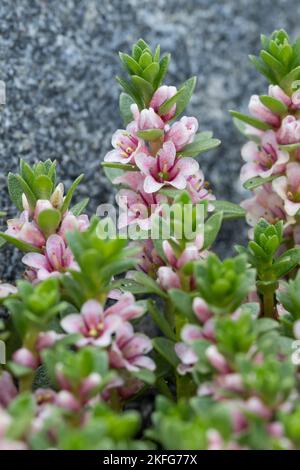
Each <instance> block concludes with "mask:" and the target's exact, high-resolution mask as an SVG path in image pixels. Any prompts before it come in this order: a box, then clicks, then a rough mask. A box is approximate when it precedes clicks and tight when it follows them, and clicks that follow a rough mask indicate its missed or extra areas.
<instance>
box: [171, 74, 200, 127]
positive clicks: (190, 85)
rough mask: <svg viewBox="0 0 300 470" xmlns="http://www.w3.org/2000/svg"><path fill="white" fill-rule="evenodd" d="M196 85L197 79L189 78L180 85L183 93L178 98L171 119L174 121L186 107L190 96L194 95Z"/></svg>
mask: <svg viewBox="0 0 300 470" xmlns="http://www.w3.org/2000/svg"><path fill="white" fill-rule="evenodd" d="M196 83H197V77H191V78H189V79H188V80H187V81H186V82H184V83H183V84H182V86H181V87H180V88H183V89H184V91H183V92H182V93H181V95H180V96H179V99H178V100H177V103H176V113H175V116H174V118H173V119H176V118H177V117H178V116H180V114H181V113H182V112H183V111H184V110H185V108H186V106H187V105H188V103H189V101H190V99H191V97H192V94H193V93H194V89H195V86H196Z"/></svg>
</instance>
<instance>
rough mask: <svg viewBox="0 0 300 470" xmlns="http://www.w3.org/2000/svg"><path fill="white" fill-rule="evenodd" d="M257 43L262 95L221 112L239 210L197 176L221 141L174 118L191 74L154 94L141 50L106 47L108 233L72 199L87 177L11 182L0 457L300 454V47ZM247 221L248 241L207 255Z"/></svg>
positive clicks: (158, 66) (1, 294)
mask: <svg viewBox="0 0 300 470" xmlns="http://www.w3.org/2000/svg"><path fill="white" fill-rule="evenodd" d="M262 43H263V49H262V51H261V53H260V56H259V58H255V57H254V56H253V57H252V56H251V60H252V62H253V63H254V64H255V65H256V67H257V68H258V70H259V71H260V72H262V73H263V74H264V75H266V77H267V78H268V80H269V82H270V87H269V93H268V95H261V96H254V97H252V99H251V101H250V113H251V116H247V115H243V114H241V113H237V112H232V114H233V115H234V118H235V122H236V124H237V125H238V127H239V129H240V130H242V132H243V133H244V134H245V135H246V136H247V138H248V140H249V142H248V143H247V144H246V145H245V147H244V148H243V150H242V155H243V158H244V160H245V166H244V167H243V169H242V173H241V178H242V181H243V183H244V184H245V187H246V188H248V189H250V190H252V191H253V192H254V195H253V197H252V198H251V199H249V200H247V201H246V202H243V203H242V204H241V206H238V205H236V204H234V203H232V202H228V201H224V200H216V198H215V196H214V195H213V193H212V190H211V189H210V187H209V184H208V183H207V182H206V181H205V178H204V174H203V172H202V170H201V168H200V164H199V161H198V159H197V158H198V156H199V155H201V154H202V153H204V152H206V151H209V150H213V149H214V148H215V147H217V146H218V145H220V141H219V140H217V139H215V138H214V137H213V135H212V133H211V132H210V131H206V130H202V129H201V120H200V126H199V123H198V119H197V118H196V117H194V116H189V114H188V112H187V111H186V107H187V105H188V103H189V100H190V99H191V97H192V93H193V91H194V88H195V86H196V79H195V77H193V78H190V79H188V80H187V81H186V82H185V83H183V84H182V85H180V84H177V83H176V84H175V85H174V84H171V85H169V84H166V83H165V79H166V77H167V71H168V65H169V62H170V55H169V54H166V55H162V56H161V54H160V47H159V46H158V47H157V48H156V49H155V51H153V50H152V49H151V47H150V46H149V45H148V44H147V43H146V42H145V41H143V40H139V41H138V42H137V43H136V44H134V45H133V48H132V52H131V54H128V53H125V52H122V53H120V59H121V62H122V65H123V67H124V74H123V75H122V76H120V77H118V78H117V81H118V83H119V85H120V86H121V88H122V91H121V94H120V102H119V103H120V112H121V116H122V118H123V120H124V129H119V130H117V131H116V132H115V133H114V135H113V137H112V148H111V149H110V150H109V152H108V153H107V154H106V155H105V156H104V161H103V163H102V166H103V169H104V171H105V173H106V175H107V177H108V178H109V180H110V181H111V182H112V183H113V185H115V187H116V189H117V194H116V202H117V208H118V217H117V224H118V225H117V226H115V227H113V224H114V220H113V219H110V218H109V217H104V216H103V217H99V216H100V213H101V211H97V214H98V216H96V215H92V216H91V217H90V218H89V217H88V216H87V215H86V214H85V213H84V211H85V210H86V206H87V204H88V200H83V201H79V202H77V203H76V204H75V205H74V201H72V199H73V196H74V195H75V190H76V187H77V186H78V184H79V183H80V182H81V180H82V178H83V175H81V176H79V177H78V178H77V179H76V180H75V181H74V183H73V184H72V185H71V187H70V188H69V189H68V190H67V191H65V190H64V186H63V184H62V183H60V182H57V181H56V163H55V162H52V161H50V160H46V161H44V162H42V161H41V162H37V163H35V164H34V165H32V166H30V165H29V164H28V163H27V162H25V161H24V160H21V162H20V172H19V173H10V174H9V175H8V191H9V195H10V197H11V199H12V202H13V203H14V204H15V206H16V212H15V214H13V217H11V218H9V219H8V220H7V222H6V224H3V225H4V226H3V228H2V231H1V233H0V238H1V240H2V245H3V248H2V249H5V245H6V244H8V243H10V244H13V245H14V246H15V247H16V248H17V249H19V250H21V251H22V252H23V258H22V263H23V265H24V275H23V277H22V279H16V280H15V282H13V283H12V284H9V283H1V284H0V302H1V304H2V310H1V312H2V311H3V312H4V315H2V313H1V319H0V320H1V321H0V341H1V346H3V345H4V348H2V349H3V350H4V352H5V360H3V361H2V360H1V362H5V364H1V370H0V450H27V449H28V450H30V449H33V450H46V449H52V450H53V449H57V450H92V449H93V450H120V449H121V450H137V449H147V450H151V449H156V448H160V449H171V450H202V449H206V450H260V449H269V450H294V449H300V426H299V419H300V408H299V398H300V397H299V390H300V382H299V377H300V375H299V366H300V352H299V351H300V313H299V312H300V274H299V263H300V248H299V246H298V243H299V242H298V237H299V233H298V232H299V220H298V218H299V217H298V211H299V210H300V202H299V201H300V197H298V196H299V194H298V193H300V189H299V188H300V179H299V182H298V180H297V178H298V173H299V168H298V166H299V167H300V163H299V162H300V159H299V155H298V153H299V152H298V147H299V149H300V133H299V132H298V130H297V125H298V124H297V122H298V121H297V120H298V118H299V112H300V111H299V110H300V104H299V103H300V98H299V96H298V95H299V90H298V88H299V83H298V82H299V80H300V39H298V40H296V41H295V42H294V43H291V42H290V40H289V38H288V36H287V34H286V33H285V32H284V31H279V32H275V33H273V34H272V35H271V37H270V38H266V37H264V36H263V37H262ZM199 127H200V130H199ZM201 158H202V157H201ZM200 163H201V160H200ZM298 199H299V200H298ZM101 215H102V213H101ZM245 216H246V218H247V220H248V222H249V223H250V225H251V230H250V233H249V235H250V240H249V242H248V243H247V244H246V246H236V247H235V249H236V252H237V254H236V256H233V257H231V258H226V256H222V258H219V257H218V256H217V254H216V253H214V242H215V240H216V238H217V236H218V233H219V231H220V230H221V229H222V223H223V221H224V220H234V219H236V218H244V217H245ZM112 227H113V228H114V230H113V231H112V232H111V231H110V230H108V228H112ZM112 233H113V236H111V234H112ZM154 235H155V236H154ZM225 255H226V254H225ZM146 333H147V334H146ZM153 396H155V400H153ZM141 400H143V403H144V402H145V400H147V401H148V402H149V405H150V406H149V407H148V406H147V407H146V408H147V409H148V408H149V412H148V414H147V416H145V413H144V412H143V413H141V412H140V411H139V410H141V408H142V407H141ZM150 414H151V416H150ZM144 418H146V419H144ZM146 423H147V424H146Z"/></svg>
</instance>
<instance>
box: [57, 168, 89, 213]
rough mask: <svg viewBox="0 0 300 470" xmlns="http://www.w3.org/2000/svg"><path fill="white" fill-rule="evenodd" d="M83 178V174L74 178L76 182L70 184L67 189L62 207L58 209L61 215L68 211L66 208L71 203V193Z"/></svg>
mask: <svg viewBox="0 0 300 470" xmlns="http://www.w3.org/2000/svg"><path fill="white" fill-rule="evenodd" d="M83 177H84V175H83V174H82V175H80V176H78V178H76V180H75V181H74V182H73V183H72V185H71V187H70V188H69V190H68V192H67V194H66V197H65V199H64V202H63V205H62V207H61V209H60V212H61V213H62V214H64V213H65V212H66V211H67V210H68V207H69V205H70V203H71V200H72V197H73V193H74V191H75V189H76V188H77V186H78V185H79V183H80V182H81V180H82V178H83Z"/></svg>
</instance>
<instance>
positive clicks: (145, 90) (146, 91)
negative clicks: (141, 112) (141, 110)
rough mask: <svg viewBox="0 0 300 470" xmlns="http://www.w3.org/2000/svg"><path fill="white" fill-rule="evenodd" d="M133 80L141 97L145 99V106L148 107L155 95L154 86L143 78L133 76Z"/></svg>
mask: <svg viewBox="0 0 300 470" xmlns="http://www.w3.org/2000/svg"><path fill="white" fill-rule="evenodd" d="M131 80H132V82H133V84H134V85H135V87H136V88H137V89H138V90H139V93H140V94H141V96H142V97H143V100H144V102H145V105H146V106H148V104H149V102H150V100H151V98H152V95H153V93H154V89H153V87H152V85H151V84H150V83H149V82H147V81H146V80H144V79H143V78H142V77H139V76H138V75H132V77H131Z"/></svg>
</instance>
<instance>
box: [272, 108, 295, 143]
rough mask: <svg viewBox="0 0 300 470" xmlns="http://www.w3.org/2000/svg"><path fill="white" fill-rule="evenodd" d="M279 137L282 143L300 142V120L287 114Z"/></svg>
mask: <svg viewBox="0 0 300 470" xmlns="http://www.w3.org/2000/svg"><path fill="white" fill-rule="evenodd" d="M277 139H278V142H279V143H280V144H283V145H288V144H297V143H299V142H300V120H299V119H296V117H295V116H291V115H288V116H286V117H285V118H284V119H283V120H282V123H281V126H280V128H279V129H278V131H277Z"/></svg>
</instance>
